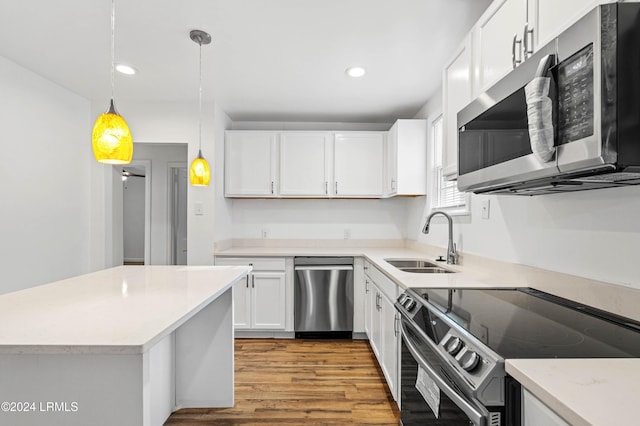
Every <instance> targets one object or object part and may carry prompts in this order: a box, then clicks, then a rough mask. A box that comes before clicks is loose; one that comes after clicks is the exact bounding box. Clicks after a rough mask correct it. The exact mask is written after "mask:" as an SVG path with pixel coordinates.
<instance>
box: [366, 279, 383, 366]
mask: <svg viewBox="0 0 640 426" xmlns="http://www.w3.org/2000/svg"><path fill="white" fill-rule="evenodd" d="M369 285H370V286H371V287H370V290H369V294H370V295H371V336H370V338H369V344H370V345H371V349H373V353H374V354H375V355H376V358H377V359H378V364H382V362H381V360H382V348H381V345H382V333H381V328H380V326H381V324H380V298H381V297H382V295H381V294H380V291H379V290H378V289H377V288H376V286H375V284H374V283H373V282H372V281H370V284H369Z"/></svg>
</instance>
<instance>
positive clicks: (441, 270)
mask: <svg viewBox="0 0 640 426" xmlns="http://www.w3.org/2000/svg"><path fill="white" fill-rule="evenodd" d="M398 269H400V270H401V271H405V272H412V273H414V274H450V273H452V272H455V271H450V270H448V269H444V268H398Z"/></svg>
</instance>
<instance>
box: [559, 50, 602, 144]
mask: <svg viewBox="0 0 640 426" xmlns="http://www.w3.org/2000/svg"><path fill="white" fill-rule="evenodd" d="M593 78H594V77H593V44H590V45H589V46H587V47H585V48H584V49H582V50H581V51H579V52H578V53H576V54H574V55H573V56H571V57H570V58H568V59H566V60H564V61H562V62H561V63H560V64H559V65H558V143H557V145H561V144H565V143H569V142H573V141H577V140H580V139H584V138H586V137H588V136H592V135H593V116H594V100H593V96H594V93H593V88H594V79H593Z"/></svg>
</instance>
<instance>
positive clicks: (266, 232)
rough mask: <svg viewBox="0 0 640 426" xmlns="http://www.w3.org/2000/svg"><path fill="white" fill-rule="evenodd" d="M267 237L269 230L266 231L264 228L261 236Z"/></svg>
mask: <svg viewBox="0 0 640 426" xmlns="http://www.w3.org/2000/svg"><path fill="white" fill-rule="evenodd" d="M268 237H269V231H267V230H266V229H263V230H262V238H268Z"/></svg>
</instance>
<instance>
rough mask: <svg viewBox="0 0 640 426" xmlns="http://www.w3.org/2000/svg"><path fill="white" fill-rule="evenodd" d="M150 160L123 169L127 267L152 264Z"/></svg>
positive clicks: (125, 259) (124, 239)
mask: <svg viewBox="0 0 640 426" xmlns="http://www.w3.org/2000/svg"><path fill="white" fill-rule="evenodd" d="M150 169H151V162H150V161H132V162H131V164H129V165H127V166H124V167H123V168H122V213H123V235H122V237H123V238H122V243H123V250H122V255H123V264H124V265H144V264H149V244H148V242H147V239H148V238H149V225H150V220H149V214H150V202H149V197H150V195H151V194H150V192H151V191H150V179H147V172H148V171H149V170H150Z"/></svg>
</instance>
